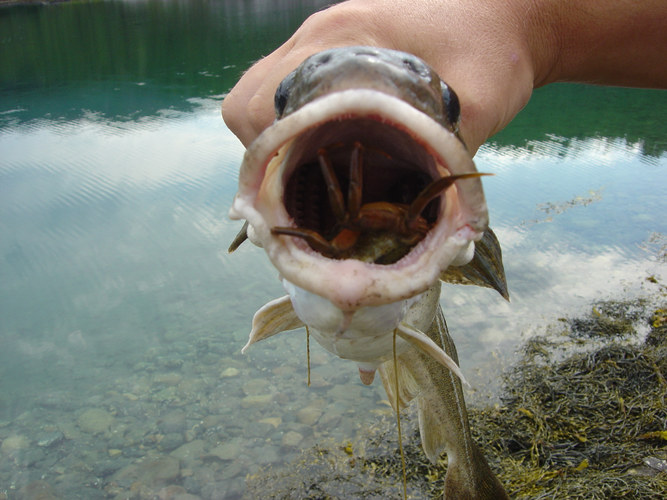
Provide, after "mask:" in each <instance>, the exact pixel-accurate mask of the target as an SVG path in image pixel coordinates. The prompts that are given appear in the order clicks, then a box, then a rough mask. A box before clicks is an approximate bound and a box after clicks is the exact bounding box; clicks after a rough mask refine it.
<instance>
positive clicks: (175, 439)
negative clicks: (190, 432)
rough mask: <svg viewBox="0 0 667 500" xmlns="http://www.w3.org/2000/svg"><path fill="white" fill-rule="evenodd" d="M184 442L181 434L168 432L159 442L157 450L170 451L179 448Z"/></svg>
mask: <svg viewBox="0 0 667 500" xmlns="http://www.w3.org/2000/svg"><path fill="white" fill-rule="evenodd" d="M184 441H185V438H184V437H183V434H182V433H177V432H170V433H169V434H165V435H164V437H163V438H162V439H161V440H160V444H159V448H160V449H161V450H163V451H172V450H175V449H176V448H178V447H179V446H181V445H182V444H183V442H184Z"/></svg>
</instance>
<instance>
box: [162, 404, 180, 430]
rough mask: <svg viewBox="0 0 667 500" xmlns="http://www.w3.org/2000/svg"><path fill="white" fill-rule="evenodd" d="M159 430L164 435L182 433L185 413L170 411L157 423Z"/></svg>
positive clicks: (178, 410)
mask: <svg viewBox="0 0 667 500" xmlns="http://www.w3.org/2000/svg"><path fill="white" fill-rule="evenodd" d="M158 427H159V429H160V430H161V431H162V432H164V433H170V432H183V431H184V430H185V411H184V410H182V409H176V410H172V411H170V412H168V413H166V414H165V415H164V416H163V417H162V418H160V420H159V421H158Z"/></svg>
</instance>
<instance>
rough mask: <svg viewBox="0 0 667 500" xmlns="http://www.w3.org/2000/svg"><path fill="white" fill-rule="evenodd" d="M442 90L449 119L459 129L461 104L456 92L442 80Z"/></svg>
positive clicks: (455, 128)
mask: <svg viewBox="0 0 667 500" xmlns="http://www.w3.org/2000/svg"><path fill="white" fill-rule="evenodd" d="M440 91H441V93H442V104H443V107H444V109H445V112H446V113H447V119H448V120H449V123H451V125H452V127H453V128H454V131H456V130H457V129H458V122H459V118H460V117H461V104H460V103H459V97H458V96H457V95H456V92H454V90H453V89H452V88H451V87H450V86H449V85H447V84H446V83H445V82H443V81H442V80H441V81H440Z"/></svg>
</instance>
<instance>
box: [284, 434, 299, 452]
mask: <svg viewBox="0 0 667 500" xmlns="http://www.w3.org/2000/svg"><path fill="white" fill-rule="evenodd" d="M301 441H303V436H302V435H301V434H299V433H298V432H296V431H289V432H286V433H285V435H284V436H283V439H282V445H283V446H287V447H289V448H292V447H297V446H299V443H300V442H301Z"/></svg>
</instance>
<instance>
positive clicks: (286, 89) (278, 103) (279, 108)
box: [273, 71, 296, 118]
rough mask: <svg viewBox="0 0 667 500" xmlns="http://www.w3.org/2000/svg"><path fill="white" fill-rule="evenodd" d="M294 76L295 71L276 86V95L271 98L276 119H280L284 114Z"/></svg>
mask: <svg viewBox="0 0 667 500" xmlns="http://www.w3.org/2000/svg"><path fill="white" fill-rule="evenodd" d="M295 76H296V71H292V72H291V73H290V74H289V75H287V76H286V77H285V78H284V79H283V81H282V82H280V85H278V88H277V89H276V93H275V95H274V96H273V107H274V109H275V110H276V117H277V118H280V117H282V116H283V113H284V112H285V107H286V106H287V101H288V99H289V95H290V92H291V91H292V86H293V84H294V78H295Z"/></svg>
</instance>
